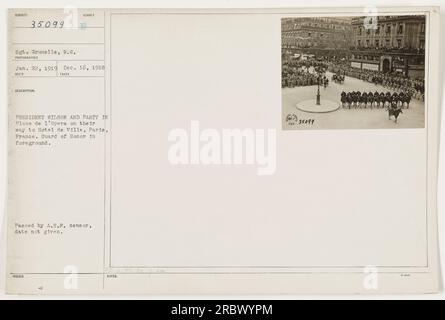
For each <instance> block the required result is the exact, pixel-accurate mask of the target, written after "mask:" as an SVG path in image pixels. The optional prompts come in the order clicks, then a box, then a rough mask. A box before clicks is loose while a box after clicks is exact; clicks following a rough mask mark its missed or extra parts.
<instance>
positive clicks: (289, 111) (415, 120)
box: [282, 72, 425, 130]
mask: <svg viewBox="0 0 445 320" xmlns="http://www.w3.org/2000/svg"><path fill="white" fill-rule="evenodd" d="M326 76H327V77H328V78H329V85H328V87H327V88H326V89H324V88H323V87H320V94H321V104H323V101H324V100H326V99H327V100H330V101H333V102H335V103H339V104H340V94H341V92H342V91H345V92H350V91H357V90H358V91H360V92H364V91H366V92H369V91H371V92H375V91H378V92H382V91H383V92H385V93H386V92H387V91H390V92H391V93H392V92H393V91H392V90H389V89H388V88H385V87H383V86H380V85H375V84H373V83H369V82H366V81H363V80H359V79H356V78H351V77H346V78H345V81H344V83H343V84H338V83H335V82H333V81H331V77H332V73H330V72H327V73H326ZM316 94H317V86H304V87H294V88H283V89H282V112H283V114H282V123H283V128H284V129H295V130H299V129H393V128H423V127H424V123H425V104H424V102H422V101H419V100H416V99H412V100H411V103H410V108H409V109H403V113H402V114H401V115H400V116H399V119H398V123H395V122H394V118H393V117H392V118H391V120H389V119H388V111H387V110H386V109H344V108H339V109H338V110H336V111H333V112H327V113H311V112H305V111H301V110H299V109H298V108H297V104H298V103H299V102H301V101H304V100H309V99H313V100H315V96H316Z"/></svg>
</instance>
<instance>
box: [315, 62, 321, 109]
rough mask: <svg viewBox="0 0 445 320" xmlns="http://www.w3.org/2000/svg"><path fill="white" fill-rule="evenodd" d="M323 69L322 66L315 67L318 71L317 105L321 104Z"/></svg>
mask: <svg viewBox="0 0 445 320" xmlns="http://www.w3.org/2000/svg"><path fill="white" fill-rule="evenodd" d="M321 71H322V69H321V68H320V67H315V72H317V99H316V103H315V104H316V105H317V106H319V105H320V80H321Z"/></svg>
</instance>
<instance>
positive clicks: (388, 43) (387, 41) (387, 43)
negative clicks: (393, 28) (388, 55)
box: [385, 39, 390, 48]
mask: <svg viewBox="0 0 445 320" xmlns="http://www.w3.org/2000/svg"><path fill="white" fill-rule="evenodd" d="M385 46H386V47H387V48H388V47H389V46H390V41H389V39H386V40H385Z"/></svg>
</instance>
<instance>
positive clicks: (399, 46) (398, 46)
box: [397, 39, 402, 49]
mask: <svg viewBox="0 0 445 320" xmlns="http://www.w3.org/2000/svg"><path fill="white" fill-rule="evenodd" d="M401 47H402V40H401V39H397V48H399V49H400V48H401Z"/></svg>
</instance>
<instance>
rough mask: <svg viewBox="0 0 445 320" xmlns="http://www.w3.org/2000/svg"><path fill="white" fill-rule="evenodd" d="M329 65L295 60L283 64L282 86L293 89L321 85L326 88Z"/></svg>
mask: <svg viewBox="0 0 445 320" xmlns="http://www.w3.org/2000/svg"><path fill="white" fill-rule="evenodd" d="M326 70H327V64H326V63H325V62H319V61H308V60H302V61H300V60H294V61H287V62H283V67H282V69H281V86H282V87H283V88H293V87H302V86H313V85H317V84H318V83H320V85H322V86H324V87H326V86H327V85H328V84H329V80H328V78H327V77H326V75H325V72H326Z"/></svg>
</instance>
